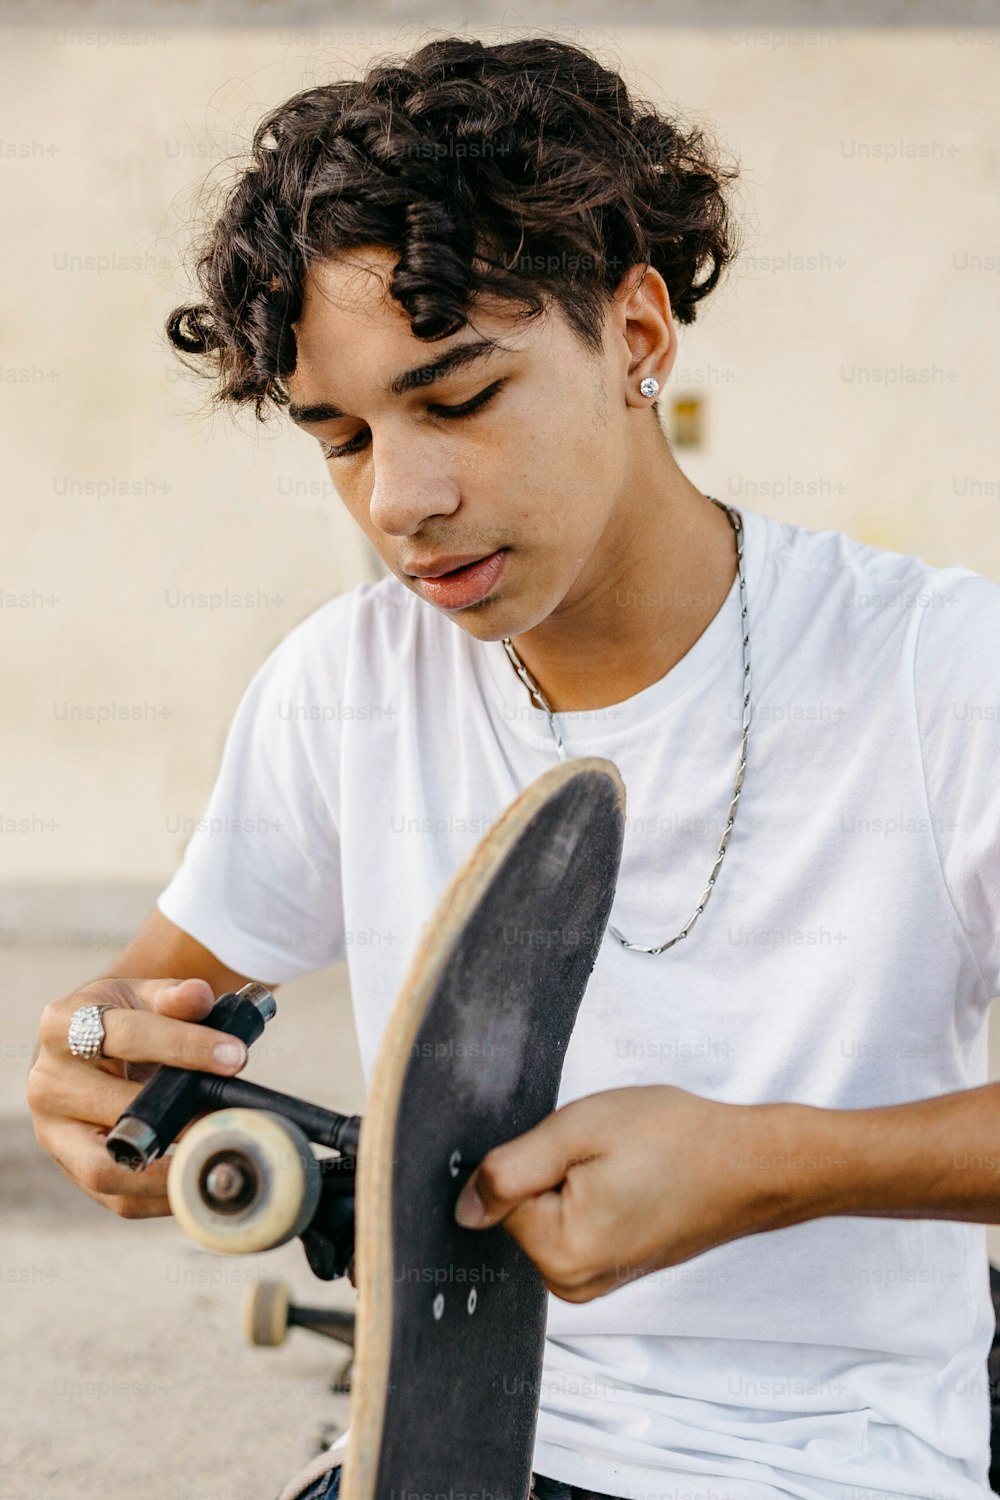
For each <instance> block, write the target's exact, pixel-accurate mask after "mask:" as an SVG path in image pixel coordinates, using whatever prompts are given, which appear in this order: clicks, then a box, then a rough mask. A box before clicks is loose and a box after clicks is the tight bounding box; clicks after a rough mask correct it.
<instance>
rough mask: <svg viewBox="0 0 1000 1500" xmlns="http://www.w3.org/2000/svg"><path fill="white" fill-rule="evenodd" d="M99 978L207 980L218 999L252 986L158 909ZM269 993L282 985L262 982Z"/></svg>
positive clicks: (246, 979) (155, 909) (245, 977)
mask: <svg viewBox="0 0 1000 1500" xmlns="http://www.w3.org/2000/svg"><path fill="white" fill-rule="evenodd" d="M95 978H98V979H119V978H120V979H168V978H173V979H207V980H208V982H209V984H210V985H211V986H212V989H213V990H214V991H215V994H216V996H219V995H225V994H229V993H230V992H231V991H232V990H238V989H241V988H242V986H243V985H245V984H249V983H250V980H249V979H248V978H247V976H246V975H245V974H237V973H236V971H235V970H234V969H227V968H226V966H225V964H224V963H222V962H221V961H220V960H219V959H218V958H216V956H215V954H214V953H210V952H209V950H208V949H207V948H203V947H202V945H201V943H199V942H196V941H195V939H194V938H193V937H191V936H190V935H189V934H188V933H186V932H184V931H183V930H182V929H181V928H180V927H178V926H177V924H176V923H175V922H171V920H170V918H169V917H165V916H164V915H163V913H162V912H161V911H160V909H159V907H157V906H154V908H153V910H152V911H151V913H150V914H149V916H148V917H147V918H146V920H145V922H144V923H143V924H142V926H141V927H140V929H139V931H138V932H137V933H136V935H135V937H134V938H132V939H131V940H130V941H129V942H128V943H126V945H125V947H124V948H123V949H122V951H121V953H119V955H118V957H117V958H116V959H115V960H114V962H113V963H112V965H111V967H110V969H105V970H104V972H103V973H102V974H99V975H95ZM260 982H261V983H262V984H266V985H267V987H268V989H269V990H276V989H277V988H278V986H277V985H276V984H272V983H270V982H269V981H268V980H261V981H260Z"/></svg>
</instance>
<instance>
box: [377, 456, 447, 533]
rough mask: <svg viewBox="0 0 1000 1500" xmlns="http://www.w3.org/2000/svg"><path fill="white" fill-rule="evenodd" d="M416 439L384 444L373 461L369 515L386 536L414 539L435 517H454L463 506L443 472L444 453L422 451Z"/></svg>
mask: <svg viewBox="0 0 1000 1500" xmlns="http://www.w3.org/2000/svg"><path fill="white" fill-rule="evenodd" d="M420 447H421V445H420V444H419V443H417V442H415V441H414V440H413V438H412V437H411V438H409V439H408V440H407V439H405V438H404V439H401V440H398V441H397V442H396V443H395V445H394V446H392V447H389V446H387V445H386V443H385V442H384V441H383V443H382V445H381V447H380V449H379V451H378V452H377V453H376V454H375V456H374V459H373V470H374V475H375V478H374V481H373V484H372V492H371V499H370V500H369V502H368V513H369V516H370V517H371V522H372V525H373V526H375V527H377V528H378V530H379V531H382V532H384V533H385V534H386V536H412V535H413V533H414V532H415V531H419V529H420V527H421V526H422V525H423V523H424V522H425V521H426V520H428V519H429V518H430V517H431V516H450V515H451V514H452V512H453V511H455V510H457V509H458V506H459V498H460V496H459V487H458V485H457V484H456V482H455V481H454V480H453V479H450V478H449V477H448V475H447V474H446V473H444V472H442V464H441V462H440V460H441V454H440V453H438V454H437V461H435V455H434V454H433V453H432V452H431V451H427V452H423V453H422V452H421V451H420Z"/></svg>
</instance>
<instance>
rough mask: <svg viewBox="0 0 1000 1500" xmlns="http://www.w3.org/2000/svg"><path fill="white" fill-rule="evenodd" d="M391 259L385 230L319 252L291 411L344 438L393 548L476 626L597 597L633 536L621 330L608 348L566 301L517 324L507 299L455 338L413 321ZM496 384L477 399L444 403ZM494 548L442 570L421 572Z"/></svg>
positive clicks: (359, 495) (330, 444) (354, 498)
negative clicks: (434, 577)
mask: <svg viewBox="0 0 1000 1500" xmlns="http://www.w3.org/2000/svg"><path fill="white" fill-rule="evenodd" d="M394 263H395V256H394V255H392V253H391V252H390V251H388V250H386V249H383V248H381V247H372V248H370V249H365V250H364V251H355V252H352V254H351V255H350V257H344V258H338V259H337V260H333V261H324V262H322V263H320V264H317V265H316V266H314V267H313V268H312V269H311V271H310V273H309V276H308V278H307V281H306V285H305V295H304V301H303V308H302V314H301V317H300V318H299V321H298V322H297V323H296V325H295V331H296V337H297V345H298V363H297V366H296V369H295V371H294V373H293V375H292V376H291V377H289V379H288V380H287V382H286V385H287V389H288V392H289V395H290V397H291V401H292V410H291V411H290V415H291V416H292V418H293V420H297V421H299V422H300V423H301V424H302V425H303V427H304V430H306V431H308V432H309V433H311V434H312V435H314V436H315V437H316V439H317V440H318V442H319V443H320V445H321V448H322V450H323V451H324V454H325V455H330V450H331V449H338V450H341V451H340V452H339V453H337V454H336V455H335V456H328V466H329V470H330V475H331V478H332V480H333V482H334V484H335V486H336V488H337V491H338V493H339V495H340V497H341V499H342V500H343V502H344V504H345V505H346V507H347V509H348V510H349V511H350V513H351V515H352V516H353V517H354V519H355V521H357V523H358V525H359V526H360V527H361V529H362V531H363V532H364V534H365V535H366V536H367V537H368V539H369V541H370V542H371V543H372V545H373V546H374V548H375V550H376V551H377V552H378V554H379V556H380V557H381V558H382V559H383V561H384V562H385V564H386V566H387V567H388V568H389V569H390V570H391V571H392V572H393V573H394V574H395V575H396V577H397V578H399V579H400V580H401V581H402V582H403V584H404V585H405V586H406V587H407V588H408V589H410V590H411V592H413V593H415V594H417V595H418V596H419V597H421V598H424V599H427V600H429V602H430V603H432V604H433V605H434V606H435V607H437V608H439V609H441V610H442V611H443V612H445V613H447V614H448V615H450V616H451V617H452V618H453V619H454V620H455V621H456V623H458V624H459V625H461V626H462V628H463V629H464V630H466V631H468V633H469V634H470V635H472V636H475V637H476V638H477V639H479V640H499V639H500V638H501V637H502V636H505V635H511V636H516V635H518V634H521V633H523V632H524V631H527V630H529V629H531V628H532V627H533V626H535V625H537V624H538V623H539V622H541V621H542V620H544V619H546V618H547V617H548V616H549V615H550V614H552V613H553V612H561V611H564V610H570V611H572V610H573V609H574V608H575V607H577V606H585V605H586V603H587V601H588V600H589V599H592V598H593V597H594V596H595V593H596V594H597V595H599V594H600V593H601V592H602V591H603V590H604V589H606V588H607V587H609V586H610V587H612V588H613V587H614V577H613V575H614V571H615V569H614V562H615V557H616V554H617V553H621V552H623V548H624V545H625V542H626V540H630V541H631V544H632V545H634V543H635V538H631V539H623V538H622V537H621V536H620V535H619V533H620V532H621V531H622V529H623V528H622V527H621V526H615V525H614V521H615V517H616V508H617V506H618V503H619V501H620V498H621V494H622V490H623V487H627V456H628V447H627V443H628V438H629V432H628V429H627V409H626V407H625V404H624V402H622V401H609V399H608V391H609V389H612V390H619V391H620V390H621V389H622V383H623V380H624V376H625V372H626V370H627V367H628V348H627V346H626V345H625V343H624V340H622V339H621V338H619V339H618V340H617V341H615V340H614V339H613V338H612V339H609V338H606V339H605V345H604V351H603V353H602V354H601V355H600V356H598V357H597V358H595V357H594V356H592V355H591V354H589V353H588V351H587V350H585V349H584V348H583V346H582V345H581V344H580V342H579V340H578V339H577V338H576V337H575V335H574V334H573V332H572V330H571V329H570V327H569V325H568V323H567V322H566V321H565V318H564V317H563V315H562V313H561V310H560V309H558V308H557V307H553V308H550V310H548V311H547V312H546V313H545V314H544V315H543V316H542V317H541V318H538V319H535V320H534V321H532V322H530V323H521V324H518V323H517V321H516V320H515V319H513V318H512V317H511V312H510V307H511V304H510V303H505V302H503V301H501V300H499V299H496V300H491V301H490V302H482V303H480V304H479V305H478V306H477V307H476V308H475V309H473V310H472V313H471V319H470V322H469V323H467V324H466V325H465V327H463V328H461V329H459V331H458V332H457V333H456V334H454V335H451V336H450V337H448V338H446V339H441V340H439V341H437V342H433V343H431V342H427V341H425V340H422V339H418V338H415V337H414V336H413V334H412V332H411V329H410V320H409V317H408V315H407V314H406V312H405V311H404V310H403V308H401V307H400V306H399V305H398V304H397V303H396V302H395V301H393V299H392V298H391V297H390V296H389V295H388V293H387V292H386V290H385V284H386V281H387V280H388V277H389V275H390V273H391V270H392V267H393V265H394ZM483 339H486V340H490V341H494V342H496V343H498V344H501V345H502V346H503V347H502V348H499V349H495V350H493V351H492V352H491V353H489V355H488V356H487V357H483V358H478V359H475V360H472V361H467V362H466V363H464V364H460V365H456V366H454V367H453V368H452V369H451V370H450V372H449V373H446V374H444V375H442V376H439V377H438V378H433V372H431V371H430V370H428V369H427V368H426V367H428V366H430V365H432V364H436V363H438V362H439V361H440V360H441V359H442V357H443V356H445V355H448V354H452V353H453V352H454V351H456V350H459V349H462V348H465V347H467V346H469V345H474V344H477V343H479V342H480V341H481V340H483ZM409 372H418V373H410V375H409V380H408V381H407V382H405V383H400V384H401V385H405V388H403V389H400V391H399V392H398V393H390V391H389V390H388V387H389V385H390V382H392V381H397V382H398V383H399V377H400V376H403V375H405V374H408V373H409ZM420 372H422V373H420ZM491 393H492V394H491ZM482 397H487V399H486V400H485V402H484V404H482V405H480V407H479V409H478V410H477V411H474V412H470V413H469V414H468V415H465V416H461V415H450V414H449V413H448V411H447V408H449V407H451V408H459V407H462V406H470V405H471V404H473V403H474V402H476V401H478V400H480V398H482ZM316 407H321V408H322V407H326V408H333V409H334V412H335V413H336V412H339V413H341V414H340V415H336V414H333V415H331V414H330V413H329V412H323V411H321V412H316V411H309V410H308V408H316ZM304 409H305V410H304ZM626 529H627V528H626ZM484 557H485V558H486V559H487V560H486V561H485V562H483V563H482V564H480V565H478V566H477V565H475V564H473V565H472V566H470V567H467V568H464V569H462V570H461V571H459V572H458V573H456V575H455V577H453V578H451V579H448V578H445V579H443V581H442V582H440V583H437V584H435V583H434V582H430V581H429V582H427V583H421V582H420V581H419V580H418V579H417V578H416V577H414V576H411V574H413V573H417V572H419V573H424V574H426V573H428V572H433V573H435V574H442V573H443V571H444V569H446V568H452V567H453V566H454V564H455V561H456V560H458V559H468V558H475V559H481V558H484Z"/></svg>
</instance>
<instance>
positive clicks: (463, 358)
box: [287, 339, 507, 427]
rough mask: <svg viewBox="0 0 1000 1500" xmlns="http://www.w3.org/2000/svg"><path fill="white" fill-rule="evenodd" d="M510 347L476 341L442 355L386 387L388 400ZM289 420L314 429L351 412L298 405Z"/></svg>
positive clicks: (322, 405)
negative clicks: (318, 424)
mask: <svg viewBox="0 0 1000 1500" xmlns="http://www.w3.org/2000/svg"><path fill="white" fill-rule="evenodd" d="M506 349H507V346H506V344H500V343H497V342H496V340H495V339H476V340H474V341H473V342H470V343H467V344H458V345H456V346H455V348H454V349H449V350H448V352H447V354H442V355H441V356H440V358H439V359H435V360H433V361H432V362H431V363H430V364H427V365H418V366H417V367H416V369H414V370H404V371H403V372H402V374H400V375H394V376H393V378H392V379H391V380H390V381H388V382H387V383H386V385H385V386H383V390H384V391H385V393H386V395H388V396H405V395H406V393H407V392H408V391H412V390H416V389H417V388H418V387H420V386H425V385H433V384H434V383H435V381H438V380H443V379H444V377H445V376H446V375H451V374H452V373H453V372H454V371H455V370H461V369H464V368H465V366H466V365H471V364H472V363H473V362H474V361H476V360H481V359H486V358H488V357H489V355H491V354H496V353H497V352H498V351H500V350H502V351H506ZM287 411H288V416H289V418H290V420H291V421H293V422H295V423H297V424H298V426H300V427H311V426H312V425H314V424H316V423H319V422H332V421H333V420H334V418H336V417H346V416H348V415H349V413H348V412H344V411H341V410H340V407H339V406H330V405H329V404H328V403H327V402H319V403H317V404H316V405H311V406H296V405H295V404H294V403H293V404H291V405H289V406H288V407H287Z"/></svg>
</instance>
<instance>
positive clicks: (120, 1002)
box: [39, 979, 247, 1074]
mask: <svg viewBox="0 0 1000 1500" xmlns="http://www.w3.org/2000/svg"><path fill="white" fill-rule="evenodd" d="M150 985H155V986H157V988H156V989H152V990H150V989H147V990H146V992H145V993H143V990H144V987H145V986H150ZM95 991H98V992H99V993H100V995H101V997H102V998H101V1000H100V1001H99V1000H97V999H96V998H92V997H93V996H94V992H95ZM137 1000H138V1001H140V1002H145V1003H146V1004H148V1005H149V1006H150V1007H151V1008H149V1009H146V1008H144V1005H140V1006H137V1004H136V1001H137ZM105 1002H106V1003H109V1004H111V1005H112V1007H113V1009H111V1010H106V1011H103V1012H102V1015H101V1019H102V1021H103V1023H104V1035H105V1040H104V1044H103V1047H102V1053H103V1056H104V1058H105V1059H115V1060H121V1061H124V1062H128V1063H165V1064H168V1065H170V1066H173V1067H179V1068H195V1069H198V1070H200V1071H202V1072H208V1073H223V1074H231V1073H237V1072H239V1070H240V1068H242V1067H243V1066H244V1065H245V1063H246V1059H247V1049H246V1046H245V1045H244V1043H243V1042H241V1041H240V1040H239V1038H238V1037H233V1036H229V1035H228V1034H227V1033H226V1032H224V1031H216V1030H215V1028H214V1027H207V1026H200V1025H197V1024H196V1022H197V1020H198V1017H199V1016H200V1015H207V1013H208V1011H209V1010H211V1007H212V1005H213V1004H214V998H213V997H212V990H211V986H210V985H209V984H208V983H207V982H206V981H205V980H202V979H195V980H184V981H183V982H182V983H179V984H178V983H176V982H174V981H166V980H145V981H141V982H139V983H136V984H134V985H133V984H130V983H128V982H124V981H123V982H122V987H121V988H119V987H118V984H117V982H116V981H108V980H100V981H97V983H95V984H93V985H87V986H85V987H84V989H83V990H78V991H76V992H75V993H74V994H72V995H68V996H64V997H63V998H62V999H61V1000H56V1001H53V1003H52V1004H51V1005H49V1006H47V1007H46V1009H45V1011H44V1012H43V1014H42V1021H41V1025H40V1028H39V1033H40V1036H41V1039H42V1043H43V1046H44V1047H48V1048H51V1049H52V1050H53V1051H55V1052H58V1053H61V1054H63V1055H64V1056H65V1057H67V1058H70V1057H72V1054H71V1053H70V1051H69V1041H68V1030H69V1021H70V1017H71V1015H72V1014H73V1011H74V1010H76V1009H77V1008H78V1007H79V1006H80V1005H81V1004H83V1005H86V1004H99V1003H105ZM185 1017H186V1019H184V1018H185ZM74 1061H81V1062H83V1064H84V1066H85V1067H87V1068H88V1069H90V1070H91V1071H100V1070H99V1069H98V1070H95V1069H94V1061H98V1060H96V1059H95V1060H93V1061H91V1060H88V1059H74Z"/></svg>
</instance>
